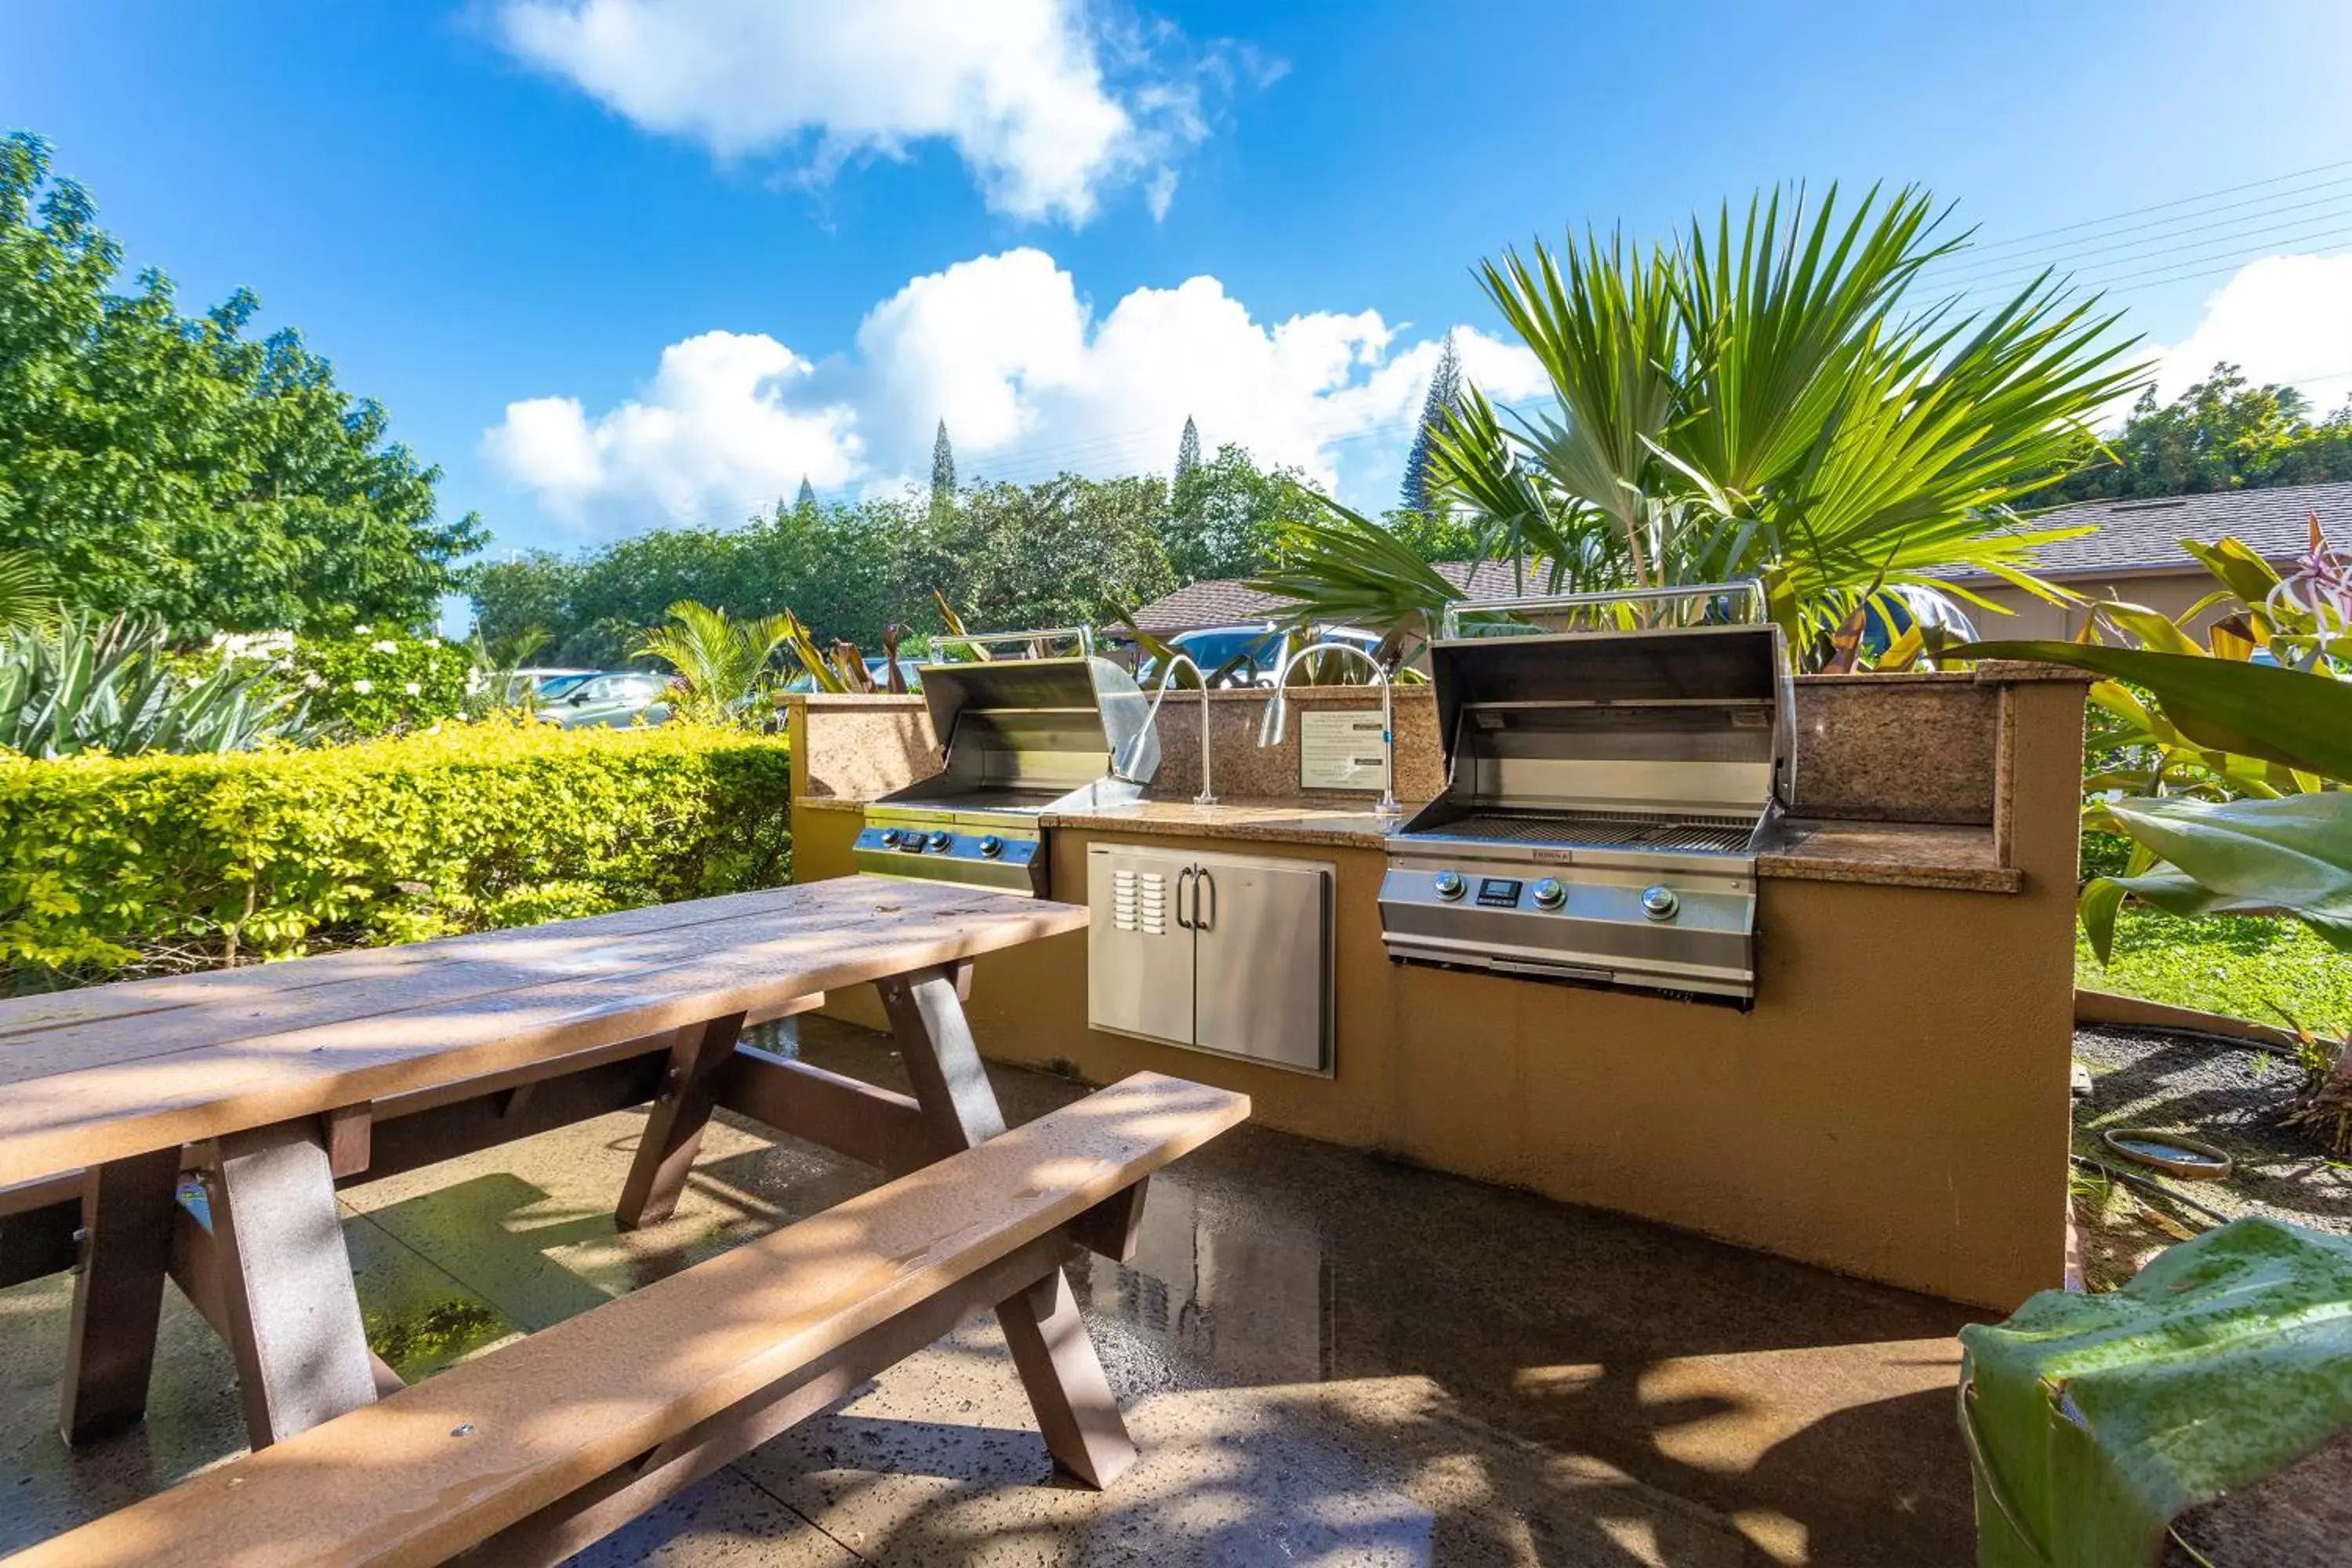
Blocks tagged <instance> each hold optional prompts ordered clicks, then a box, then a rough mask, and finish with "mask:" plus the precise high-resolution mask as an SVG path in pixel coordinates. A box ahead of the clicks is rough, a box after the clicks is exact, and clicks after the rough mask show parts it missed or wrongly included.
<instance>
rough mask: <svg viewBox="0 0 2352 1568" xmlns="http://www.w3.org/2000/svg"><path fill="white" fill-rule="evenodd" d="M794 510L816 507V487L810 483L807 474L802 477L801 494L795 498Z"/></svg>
mask: <svg viewBox="0 0 2352 1568" xmlns="http://www.w3.org/2000/svg"><path fill="white" fill-rule="evenodd" d="M814 505H816V487H815V486H814V485H813V484H811V483H809V478H808V476H807V475H806V474H803V475H802V476H801V493H800V494H799V495H797V496H794V497H793V507H794V508H796V509H797V508H800V507H804V506H814Z"/></svg>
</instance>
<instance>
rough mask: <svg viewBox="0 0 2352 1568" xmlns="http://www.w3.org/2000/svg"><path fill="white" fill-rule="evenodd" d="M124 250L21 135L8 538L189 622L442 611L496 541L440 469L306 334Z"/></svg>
mask: <svg viewBox="0 0 2352 1568" xmlns="http://www.w3.org/2000/svg"><path fill="white" fill-rule="evenodd" d="M120 267H121V247H120V245H119V244H118V243H117V242H116V240H115V239H114V238H113V237H112V236H110V235H109V234H108V233H107V232H106V231H105V230H103V229H101V228H100V227H99V226H98V223H97V209H96V207H95V205H94V204H93V203H92V202H91V200H90V197H89V194H88V193H87V192H86V191H84V190H83V189H82V188H81V187H80V186H79V185H78V184H75V183H73V182H72V181H70V180H64V179H54V180H53V179H52V178H51V177H50V159H49V150H48V147H47V143H45V142H42V141H41V140H40V139H39V138H38V137H36V136H33V135H30V134H28V133H25V132H18V133H16V134H15V135H12V136H10V137H8V138H7V139H6V140H5V141H0V551H5V550H12V549H13V550H19V551H28V552H33V553H35V554H36V555H37V556H38V557H39V558H40V559H41V560H42V561H43V562H44V563H47V566H48V568H49V569H50V571H51V572H52V574H54V577H55V580H56V583H57V585H58V591H59V592H60V594H61V595H63V596H64V597H65V598H66V599H67V600H68V602H70V603H73V604H76V605H82V606H86V607H89V608H93V609H97V610H100V611H107V612H131V613H136V614H145V615H154V616H163V617H164V618H165V619H167V620H169V621H170V622H172V623H173V625H174V626H179V627H181V628H184V629H198V628H217V629H229V630H270V629H287V628H290V629H297V630H311V629H331V628H333V627H336V626H348V625H349V624H351V623H352V622H353V621H355V620H356V621H388V622H394V623H397V624H400V625H404V626H416V625H420V624H422V623H423V622H424V621H425V620H426V619H427V618H428V617H429V616H431V615H432V613H433V610H434V608H435V604H436V599H437V597H438V595H441V594H442V593H443V592H445V591H446V590H447V589H448V588H450V587H451V586H452V584H453V582H454V578H455V573H454V571H453V564H454V563H455V562H457V560H458V559H460V558H461V557H463V556H465V555H467V554H468V553H469V552H473V551H474V550H476V549H478V547H479V546H480V545H481V544H482V543H483V542H484V539H485V535H484V533H483V531H482V529H481V526H480V522H479V520H478V518H476V517H474V516H473V515H471V514H468V515H467V516H466V517H464V518H461V519H458V520H457V521H454V522H447V521H440V520H439V519H437V518H436V509H435V501H434V493H433V492H434V486H435V484H436V482H437V481H438V480H439V479H440V470H439V469H437V468H426V467H424V466H422V465H420V464H419V463H418V462H417V461H416V459H415V458H414V457H413V456H412V455H411V454H410V452H409V451H408V449H407V448H406V447H403V446H401V445H399V444H397V443H395V442H392V441H390V440H389V439H388V438H387V432H388V426H389V421H388V420H387V417H386V416H385V414H384V411H383V408H382V407H380V406H379V405H376V404H374V403H373V402H371V401H368V400H365V399H355V398H353V397H352V395H350V394H348V393H346V392H344V391H342V390H341V388H340V387H338V386H337V385H336V384H335V379H334V372H333V368H332V367H331V365H330V364H329V363H327V361H325V360H324V359H322V358H320V357H319V356H318V355H317V354H315V353H311V352H310V350H309V349H308V348H307V347H306V346H305V345H304V344H303V342H302V340H301V339H300V337H299V336H298V335H297V334H295V333H294V332H292V331H279V332H277V333H274V334H272V335H271V336H269V337H268V338H266V339H261V340H258V341H256V340H254V339H251V338H248V337H247V336H246V329H247V326H248V325H249V324H250V323H251V321H252V320H253V317H254V315H255V314H256V312H257V310H258V309H259V302H258V301H257V300H256V299H255V298H254V297H253V295H252V294H250V293H248V292H247V291H245V290H242V289H240V290H238V291H237V292H236V293H234V294H232V295H231V296H230V297H229V298H228V299H227V300H226V301H224V302H223V303H222V304H220V305H218V306H216V307H215V308H214V309H213V310H209V311H207V312H205V314H204V315H203V316H201V317H194V318H191V317H186V316H183V315H181V314H180V313H179V310H178V307H177V302H176V299H175V297H174V294H173V288H172V284H171V281H170V279H167V278H165V277H164V276H163V274H162V273H161V272H158V271H153V270H149V271H146V272H142V274H140V276H139V278H138V279H137V287H136V289H135V291H133V292H131V293H129V294H123V293H118V292H116V291H114V286H115V282H116V275H117V272H118V270H119V268H120Z"/></svg>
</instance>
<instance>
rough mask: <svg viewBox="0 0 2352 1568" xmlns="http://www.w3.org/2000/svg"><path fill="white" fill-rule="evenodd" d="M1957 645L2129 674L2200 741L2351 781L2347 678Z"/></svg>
mask: <svg viewBox="0 0 2352 1568" xmlns="http://www.w3.org/2000/svg"><path fill="white" fill-rule="evenodd" d="M1957 651H1958V652H1959V653H1960V654H1962V655H1963V656H1965V657H1967V658H2021V659H2031V660H2033V661H2036V662H2038V663H2042V664H2063V665H2070V666H2072V667H2074V668H2077V669H2088V670H2093V671H2095V672H2096V673H2098V674H2100V675H2105V676H2111V677H2113V678H2114V679H2117V680H2128V681H2130V682H2131V683H2132V684H2134V685H2135V686H2143V687H2146V688H2147V689H2148V690H2150V691H2152V692H2154V693H2155V694H2156V700H2157V701H2158V703H2159V704H2161V705H2162V707H2163V709H2164V711H2165V715H2166V717H2167V718H2168V719H2170V720H2171V721H2172V722H2173V724H2174V725H2175V727H2177V728H2178V729H2179V731H2180V732H2181V733H2182V734H2184V735H2186V736H2188V737H2189V739H2190V740H2192V741H2194V742H2197V743H2198V744H2199V745H2200V746H2210V747H2211V748H2212V749H2214V750H2215V751H2220V752H2241V753H2242V754H2244V755H2246V756H2250V757H2263V758H2266V759H2267V760H2269V761H2271V762H2274V763H2284V765H2286V766H2287V767H2290V768H2302V769H2305V770H2306V771H2308V772H2311V773H2321V774H2325V775H2326V777H2328V778H2332V779H2339V780H2352V683H2347V682H2345V681H2341V680H2336V679H2333V678H2332V677H2329V676H2325V675H2315V674H2309V673H2306V672H2305V671H2303V670H2299V669H2284V668H2279V667H2277V666H2275V665H2266V664H2243V663H2241V662H2239V661H2237V660H2235V659H2227V658H2210V657H2207V656H2204V655H2199V654H2185V653H2151V652H2149V651H2148V650H2147V649H2146V648H2137V647H2102V646H2100V645H2098V644H2095V643H2073V642H1980V643H1969V644H1968V645H1966V646H1965V647H1961V648H1960V649H1958V650H1957Z"/></svg>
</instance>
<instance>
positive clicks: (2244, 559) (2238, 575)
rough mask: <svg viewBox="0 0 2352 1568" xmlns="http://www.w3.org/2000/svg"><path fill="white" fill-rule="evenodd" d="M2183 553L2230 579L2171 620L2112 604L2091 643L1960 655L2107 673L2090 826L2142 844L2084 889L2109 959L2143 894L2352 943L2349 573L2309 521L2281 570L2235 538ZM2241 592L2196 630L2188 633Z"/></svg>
mask: <svg viewBox="0 0 2352 1568" xmlns="http://www.w3.org/2000/svg"><path fill="white" fill-rule="evenodd" d="M2182 547H2183V548H2184V549H2186V550H2188V551H2189V552H2191V553H2192V554H2195V555H2196V556H2197V557H2198V558H2199V559H2200V561H2202V562H2203V563H2205V565H2206V567H2207V569H2208V570H2209V571H2210V572H2211V573H2212V574H2213V575H2214V576H2215V578H2216V579H2217V580H2218V581H2219V583H2220V584H2221V585H2220V587H2219V588H2218V589H2217V591H2216V593H2215V594H2214V595H2212V596H2211V597H2210V598H2209V599H2208V600H2206V601H2205V602H2204V603H2203V604H2200V605H2198V606H2196V607H2194V608H2192V609H2191V610H2190V611H2189V613H2188V614H2187V615H2184V616H2181V617H2180V619H2179V621H2178V622H2175V621H2169V620H2167V619H2166V618H2165V617H2164V616H2160V615H2158V614H2156V613H2155V612H2153V611H2150V610H2147V609H2145V608H2142V607H2140V606H2137V605H2112V604H2110V605H2099V606H2098V607H2097V610H2096V612H2095V615H2094V616H2093V619H2092V621H2091V623H2090V626H2088V628H2087V629H2086V631H2085V635H2084V640H2083V641H2080V642H1994V643H1979V644H1976V645H1973V646H1971V647H1969V649H1968V650H1967V652H1968V653H1969V655H1970V656H1971V657H1977V658H2032V659H2041V660H2045V661H2048V662H2053V663H2059V664H2066V665H2072V666H2074V667H2076V668H2084V669H2089V670H2093V671H2095V672H2096V673H2098V674H2099V675H2102V676H2104V677H2105V678H2106V679H2104V680H2102V681H2100V682H2099V683H2098V684H2097V685H2095V686H2094V687H2093V688H2092V690H2091V701H2092V706H2093V711H2094V714H2095V721H2094V725H2093V729H2092V731H2091V751H2090V753H2089V754H2090V755H2091V757H2092V758H2093V759H2095V764H2097V765H2095V766H2094V767H2093V768H2092V770H2091V771H2090V772H2089V773H2088V776H2087V778H2086V781H2085V788H2086V792H2087V798H2086V802H2085V822H2084V826H2086V827H2087V828H2089V829H2090V830H2091V831H2093V832H2104V833H2111V834H2116V835H2119V836H2121V837H2126V838H2128V839H2129V840H2130V841H2131V842H2132V844H2133V846H2134V848H2133V852H2132V855H2131V857H2130V859H2129V862H2128V864H2127V865H2126V868H2125V870H2124V873H2123V874H2122V875H2120V876H2099V877H2094V878H2092V879H2090V880H2089V881H2088V882H2087V883H2086V884H2085V885H2084V889H2083V897H2082V918H2083V927H2084V933H2085V934H2086V935H2087V936H2088V937H2089V938H2090V940H2091V943H2092V946H2093V947H2094V948H2095V950H2096V951H2097V952H2098V953H2099V955H2100V957H2101V958H2103V959H2104V958H2105V957H2106V956H2107V954H2108V952H2109V951H2110V949H2111V945H2112V942H2113V937H2114V929H2115V920H2116V910H2118V909H2120V908H2121V907H2122V905H2123V902H2124V900H2126V898H2137V899H2139V900H2143V901H2144V902H2147V903H2149V904H2152V905H2154V906H2155V907H2157V908H2158V909H2162V910H2168V911H2170V912H2171V913H2174V914H2179V915H2189V916H2197V915H2207V914H2239V913H2249V912H2263V913H2268V912H2276V911H2284V912H2285V913H2288V914H2292V915H2294V916H2295V917H2296V918H2297V919H2299V920H2302V921H2304V922H2305V923H2306V924H2308V925H2309V926H2311V928H2312V929H2313V930H2314V931H2317V932H2318V933H2319V934H2320V935H2321V936H2322V937H2324V938H2326V940H2327V941H2328V942H2331V943H2333V944H2334V945H2336V947H2337V948H2339V949H2341V950H2344V951H2347V952H2352V792H2347V790H2346V788H2345V785H2346V784H2347V781H2352V682H2347V680H2345V679H2342V676H2343V673H2344V671H2345V669H2346V668H2352V573H2348V572H2347V567H2346V564H2345V563H2344V562H2343V561H2342V560H2341V559H2340V558H2338V557H2337V556H2336V554H2335V552H2333V551H2332V550H2330V549H2329V548H2328V546H2327V543H2326V538H2325V536H2324V535H2323V534H2322V532H2321V530H2320V526H2319V522H2318V520H2317V519H2316V518H2315V519H2313V520H2312V524H2311V548H2310V552H2309V553H2308V554H2307V555H2306V556H2305V558H2304V559H2303V560H2302V561H2301V562H2300V563H2298V564H2297V566H2296V567H2295V568H2294V570H2293V571H2292V572H2290V573H2289V574H2286V575H2284V577H2283V576H2282V575H2281V574H2279V573H2277V572H2276V571H2274V570H2273V568H2272V567H2271V566H2270V565H2269V563H2266V562H2264V561H2263V559H2262V557H2260V556H2259V555H2257V554H2256V553H2255V552H2253V551H2252V550H2251V549H2249V548H2247V547H2246V546H2245V545H2244V544H2243V543H2242V542H2239V541H2236V540H2232V539H2225V540H2223V541H2221V542H2220V543H2219V544H2217V545H2212V546H2207V545H2203V544H2200V543H2198V542H2195V541H2184V542H2183V544H2182ZM2230 601H2234V602H2235V603H2236V604H2237V605H2238V606H2239V607H2238V608H2237V609H2236V610H2235V612H2234V613H2232V614H2230V615H2227V616H2223V617H2222V618H2221V620H2220V621H2218V622H2217V623H2215V625H2214V626H2212V628H2211V629H2210V632H2209V633H2208V634H2207V637H2206V639H2205V640H2204V641H2203V642H2201V643H2200V641H2199V640H2198V639H2197V638H2196V637H2193V636H2192V635H2191V634H2190V632H2189V629H2188V627H2189V625H2190V624H2191V623H2193V622H2194V621H2195V620H2196V619H2197V618H2198V616H2200V615H2202V614H2203V613H2204V612H2205V611H2206V610H2207V609H2210V608H2211V607H2212V606H2213V605H2215V604H2216V603H2217V602H2230ZM2126 792H2132V793H2126Z"/></svg>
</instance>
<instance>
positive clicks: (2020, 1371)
mask: <svg viewBox="0 0 2352 1568" xmlns="http://www.w3.org/2000/svg"><path fill="white" fill-rule="evenodd" d="M2347 1300H2352V1241H2347V1240H2346V1239H2345V1238H2344V1237H2340V1236H2327V1235H2323V1234H2321V1233H2320V1232H2317V1231H2313V1230H2305V1229H2302V1228H2299V1227H2297V1226H2288V1225H2281V1224H2279V1223H2277V1222H2276V1221H2273V1220H2269V1219H2243V1220H2239V1221H2238V1222H2236V1223H2235V1224H2233V1225H2228V1226H2222V1227H2221V1228H2220V1229H2218V1230H2214V1231H2211V1232H2209V1233H2207V1234H2206V1235H2204V1236H2200V1237H2197V1238H2196V1239H2194V1240H2192V1241H2187V1242H2183V1243H2181V1244H2180V1245H2179V1246H2178V1247H2172V1248H2170V1249H2168V1251H2166V1252H2165V1253H2164V1254H2163V1255H2162V1256H2161V1257H2159V1258H2157V1260H2156V1261H2155V1262H2153V1263H2151V1264H2149V1265H2148V1266H2147V1268H2144V1269H2142V1270H2141V1271H2140V1273H2139V1276H2138V1278H2137V1279H2134V1280H2132V1282H2131V1283H2130V1284H2128V1285H2126V1286H2125V1287H2124V1288H2123V1289H2121V1290H2118V1291H2116V1292H2113V1293H2112V1294H2106V1295H2095V1296H2085V1295H2081V1294H2076V1293H2073V1292H2069V1291H2064V1290H2045V1291H2042V1293H2041V1294H2039V1295H2037V1296H2035V1297H2034V1298H2033V1299H2032V1300H2029V1301H2028V1302H2026V1304H2025V1305H2024V1306H2023V1307H2021V1308H2020V1309H2019V1310H2017V1312H2016V1313H2015V1315H2013V1316H2012V1317H2011V1318H2010V1319H2009V1321H2007V1322H2004V1323H1999V1324H1992V1323H1971V1324H1969V1325H1968V1326H1967V1327H1965V1328H1963V1329H1961V1330H1960V1344H1961V1347H1962V1349H1963V1350H1964V1352H1966V1353H1965V1356H1964V1359H1963V1361H1962V1363H1961V1368H1960V1377H1961V1403H1960V1426H1961V1434H1962V1436H1963V1437H1964V1438H1965V1440H1966V1442H1967V1446H1968V1450H1969V1462H1970V1468H1971V1469H1972V1471H1973V1473H1974V1476H1975V1481H1976V1494H1977V1521H1978V1552H1977V1561H1978V1563H1979V1564H1980V1565H1981V1568H2051V1565H2052V1564H2055V1563H2065V1564H2069V1565H2071V1568H2147V1565H2148V1564H2153V1563H2157V1562H2158V1561H2159V1560H2161V1561H2166V1562H2169V1561H2174V1560H2175V1559H2173V1558H2172V1557H2170V1556H2169V1555H2168V1554H2167V1552H2166V1536H2167V1531H2168V1525H2169V1522H2170V1521H2171V1520H2172V1519H2173V1518H2174V1517H2175V1516H2177V1515H2178V1514H2179V1512H2180V1511H2181V1510H2184V1509H2186V1508H2189V1507H2190V1506H2192V1505H2194V1504H2196V1503H2200V1502H2205V1501H2210V1500H2212V1499H2214V1498H2217V1497H2220V1496H2222V1495H2224V1494H2225V1493H2228V1492H2232V1491H2236V1490H2239V1489H2242V1488H2245V1487H2248V1486H2251V1485H2252V1484H2253V1483H2254V1482H2256V1481H2259V1480H2262V1479H2264V1478H2265V1477H2267V1476H2270V1475H2272V1474H2273V1473H2274V1472H2276V1471H2278V1470H2279V1469H2281V1468H2284V1467H2285V1466H2286V1465H2288V1464H2289V1463H2291V1462H2293V1461H2294V1460H2295V1459H2297V1458H2301V1457H2302V1456H2303V1455H2304V1454H2305V1453H2308V1452H2310V1451H2311V1450H2312V1449H2314V1448H2315V1447H2318V1446H2319V1445H2321V1444H2322V1443H2324V1442H2326V1440H2327V1438H2328V1437H2329V1436H2331V1435H2332V1434H2334V1433H2336V1432H2337V1431H2339V1430H2341V1429H2342V1428H2343V1426H2344V1425H2345V1424H2346V1423H2347V1421H2352V1312H2347V1310H2346V1307H2345V1303H2346V1301H2347ZM2198 1561H2202V1559H2201V1558H2199V1559H2198Z"/></svg>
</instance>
